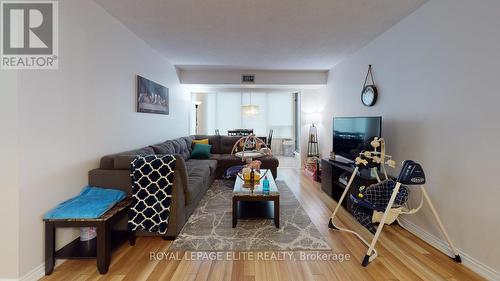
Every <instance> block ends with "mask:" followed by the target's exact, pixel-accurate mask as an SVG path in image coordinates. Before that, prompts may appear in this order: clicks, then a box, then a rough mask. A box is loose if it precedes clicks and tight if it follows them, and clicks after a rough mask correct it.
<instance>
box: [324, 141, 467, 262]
mask: <svg viewBox="0 0 500 281" xmlns="http://www.w3.org/2000/svg"><path fill="white" fill-rule="evenodd" d="M371 146H372V147H373V149H374V150H373V151H364V152H361V153H360V155H359V156H358V157H357V158H356V161H355V163H356V167H355V168H354V171H353V173H352V174H351V177H350V179H349V181H348V182H347V186H346V188H345V189H344V192H343V193H342V196H341V197H340V199H339V202H338V203H337V206H336V207H335V210H334V211H333V214H332V216H331V217H330V220H329V222H328V227H329V228H330V230H335V231H345V232H349V233H352V234H354V235H355V236H356V237H357V238H359V239H360V240H361V242H363V244H365V245H366V246H367V247H368V250H367V252H366V255H365V257H364V259H363V261H362V263H361V264H362V265H363V266H367V265H368V264H369V263H370V262H371V261H373V260H374V259H375V258H376V257H377V255H378V253H377V250H376V249H375V245H376V243H377V240H378V238H379V236H380V234H381V233H382V229H383V228H384V225H385V224H391V223H392V222H393V221H395V220H398V216H399V215H400V214H406V215H410V214H414V213H416V212H418V211H419V210H420V209H421V208H422V206H423V202H424V200H425V201H426V202H427V205H428V206H429V208H430V209H431V211H432V214H433V216H434V218H435V219H436V222H437V224H438V226H439V228H440V230H441V232H442V234H443V236H444V237H445V238H446V241H447V242H448V245H449V246H450V248H451V250H452V252H453V257H452V259H453V260H455V261H456V262H459V263H460V262H462V260H461V258H460V255H459V253H458V250H457V249H456V248H455V246H454V245H453V243H452V242H451V239H450V237H449V236H448V233H447V232H446V230H445V228H444V226H443V223H442V222H441V219H440V218H439V216H438V214H437V212H436V209H435V208H434V205H433V204H432V202H431V200H430V197H429V195H428V194H427V191H426V189H425V186H424V185H425V182H426V178H425V173H424V170H423V168H422V166H421V165H420V164H418V163H416V162H415V161H412V160H405V161H404V162H403V165H402V168H401V172H400V173H399V175H398V178H397V179H396V180H395V181H394V180H392V179H390V178H389V177H388V176H387V172H386V169H385V166H386V165H387V166H390V167H393V168H395V166H396V163H395V161H394V160H392V156H390V155H386V154H385V141H384V139H382V138H375V139H374V140H373V141H372V142H371ZM379 147H380V151H378V148H379ZM379 166H380V168H381V170H382V172H383V174H384V176H385V179H383V180H382V179H380V178H379V176H378V172H377V171H376V169H377V168H378V167H379ZM360 169H375V175H376V178H377V181H378V183H376V184H374V185H371V186H369V187H367V188H364V187H361V189H360V192H359V194H358V195H357V196H354V195H352V194H351V196H350V199H351V200H352V202H353V208H352V211H353V214H354V216H355V217H356V219H357V220H358V221H359V222H360V223H361V224H362V225H363V226H365V227H366V228H367V229H368V230H370V231H371V232H372V233H374V236H373V239H372V241H371V243H368V242H367V241H366V240H365V239H364V238H363V237H361V235H360V234H358V233H357V232H355V231H353V230H350V229H346V228H342V227H339V226H337V225H336V224H335V216H336V215H337V212H338V211H339V209H340V206H341V204H342V202H343V200H344V199H345V197H346V195H347V194H348V193H349V189H350V187H351V185H352V182H353V180H354V178H355V177H356V175H357V174H358V171H359V170H360ZM410 189H420V191H421V194H422V196H421V197H420V198H421V199H420V204H419V205H418V207H416V208H414V209H410V208H409V207H408V206H407V201H408V197H409V194H410V191H409V190H410ZM412 192H413V190H412ZM376 222H379V224H378V226H376V225H375V224H374V223H376Z"/></svg>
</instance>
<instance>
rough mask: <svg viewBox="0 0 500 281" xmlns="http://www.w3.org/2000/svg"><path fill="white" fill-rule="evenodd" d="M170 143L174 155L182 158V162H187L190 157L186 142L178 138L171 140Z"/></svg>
mask: <svg viewBox="0 0 500 281" xmlns="http://www.w3.org/2000/svg"><path fill="white" fill-rule="evenodd" d="M171 142H172V145H173V146H174V151H175V154H179V155H181V156H182V158H183V159H184V160H188V159H189V155H191V153H190V152H189V149H188V147H187V144H186V141H185V140H184V139H183V138H178V139H175V140H172V141H171Z"/></svg>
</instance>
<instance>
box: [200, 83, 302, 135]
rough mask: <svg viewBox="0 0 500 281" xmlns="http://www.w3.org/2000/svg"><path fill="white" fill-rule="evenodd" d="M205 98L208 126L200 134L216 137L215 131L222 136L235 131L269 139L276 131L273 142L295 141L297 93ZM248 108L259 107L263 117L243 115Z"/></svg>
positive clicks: (221, 93)
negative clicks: (281, 140)
mask: <svg viewBox="0 0 500 281" xmlns="http://www.w3.org/2000/svg"><path fill="white" fill-rule="evenodd" d="M198 95H199V94H198ZM205 95H207V97H205V98H203V101H204V102H203V104H202V105H200V106H201V107H204V110H203V113H204V114H203V117H202V118H204V120H202V121H201V122H203V123H204V126H203V128H201V127H200V129H201V131H200V134H213V133H214V130H215V129H219V132H220V133H221V134H222V135H225V134H227V131H228V130H232V129H253V130H254V133H255V134H256V135H257V136H267V134H268V133H269V130H270V129H273V130H274V133H273V138H289V139H293V132H294V131H293V93H274V92H273V93H250V92H248V91H243V92H220V93H206V94H205ZM248 104H254V105H258V106H259V113H258V114H256V115H252V116H247V115H243V114H242V112H241V106H242V105H248ZM206 130H210V131H206Z"/></svg>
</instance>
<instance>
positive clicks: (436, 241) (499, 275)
mask: <svg viewBox="0 0 500 281" xmlns="http://www.w3.org/2000/svg"><path fill="white" fill-rule="evenodd" d="M399 221H400V222H401V226H402V227H403V228H405V229H406V230H408V231H409V232H411V233H412V234H414V235H415V236H417V237H418V238H420V239H422V240H424V241H425V242H427V243H429V244H430V245H431V246H433V247H435V248H436V249H438V250H440V251H441V252H443V253H445V254H447V255H452V254H451V252H450V249H449V246H448V243H446V242H445V241H443V240H441V239H440V238H438V237H436V236H434V235H433V234H430V233H429V232H427V231H426V230H424V229H422V228H421V227H419V226H417V225H416V224H414V223H412V222H410V221H409V220H407V219H405V218H403V217H400V218H399ZM458 251H459V253H460V257H461V258H462V264H463V265H465V266H466V267H468V268H470V269H471V270H472V271H474V272H476V273H477V274H479V275H481V276H482V277H484V278H486V279H488V280H500V272H498V271H496V270H495V269H493V268H491V267H489V266H487V265H485V264H484V263H482V262H480V261H479V260H477V259H475V258H473V257H471V256H470V255H468V254H467V253H464V252H463V251H461V250H460V249H458Z"/></svg>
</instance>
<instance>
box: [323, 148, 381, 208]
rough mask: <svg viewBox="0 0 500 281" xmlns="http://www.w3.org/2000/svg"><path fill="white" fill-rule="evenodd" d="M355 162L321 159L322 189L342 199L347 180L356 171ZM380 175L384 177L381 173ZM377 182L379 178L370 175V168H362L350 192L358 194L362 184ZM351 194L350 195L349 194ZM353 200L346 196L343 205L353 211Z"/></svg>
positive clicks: (337, 199) (335, 198)
mask: <svg viewBox="0 0 500 281" xmlns="http://www.w3.org/2000/svg"><path fill="white" fill-rule="evenodd" d="M354 168H355V165H354V163H343V162H340V161H333V160H330V159H326V158H323V159H321V169H322V171H321V189H322V190H323V191H324V192H325V193H326V194H328V195H329V196H330V197H332V198H333V199H334V200H335V201H337V202H338V201H339V200H340V196H342V193H343V192H344V190H345V188H346V185H347V182H348V181H349V178H350V177H351V175H352V172H353V171H354ZM379 177H381V178H383V176H382V175H381V174H379ZM376 182H377V179H376V178H374V177H372V176H371V175H370V171H369V170H368V169H362V170H360V172H359V175H358V176H356V177H355V178H354V180H353V182H352V186H351V189H350V191H349V192H350V193H351V194H354V195H357V194H358V192H359V187H360V186H363V185H364V186H368V185H370V184H374V183H376ZM348 196H349V195H348ZM351 204H352V203H351V200H350V199H349V198H346V199H345V200H344V201H343V202H342V206H343V207H344V208H345V209H346V210H348V211H349V212H351Z"/></svg>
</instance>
